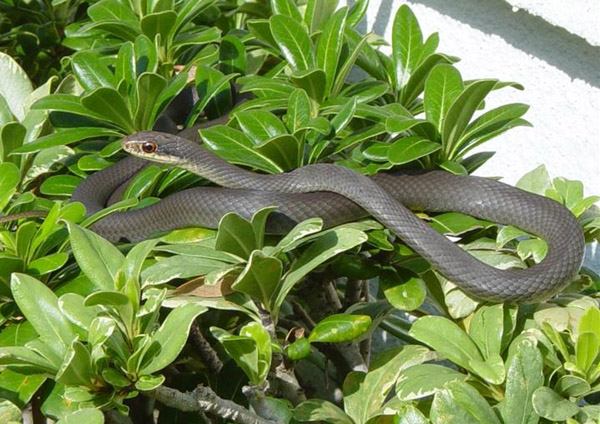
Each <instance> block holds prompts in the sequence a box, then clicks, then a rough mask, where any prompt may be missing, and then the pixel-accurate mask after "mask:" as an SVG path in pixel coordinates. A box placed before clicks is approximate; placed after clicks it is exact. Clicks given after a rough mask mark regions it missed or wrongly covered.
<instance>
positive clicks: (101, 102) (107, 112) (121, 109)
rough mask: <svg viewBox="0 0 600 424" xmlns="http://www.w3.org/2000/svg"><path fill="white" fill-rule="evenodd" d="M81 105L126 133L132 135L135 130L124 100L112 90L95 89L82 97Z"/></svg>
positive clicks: (105, 88)
mask: <svg viewBox="0 0 600 424" xmlns="http://www.w3.org/2000/svg"><path fill="white" fill-rule="evenodd" d="M81 104H82V105H83V106H84V107H86V108H88V109H89V110H91V111H93V112H95V113H97V114H99V115H102V116H103V117H104V119H105V120H107V121H108V122H110V123H112V124H114V125H117V126H118V127H120V128H122V129H124V130H125V131H126V132H128V133H134V132H135V130H136V128H135V126H134V125H133V119H132V117H131V112H130V110H129V107H128V106H127V103H126V102H125V99H124V98H123V97H122V96H121V94H119V92H118V91H117V90H115V89H113V88H108V87H100V88H97V89H95V90H94V91H92V92H91V93H90V94H87V95H86V96H83V97H82V98H81Z"/></svg>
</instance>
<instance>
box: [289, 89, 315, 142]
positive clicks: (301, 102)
mask: <svg viewBox="0 0 600 424" xmlns="http://www.w3.org/2000/svg"><path fill="white" fill-rule="evenodd" d="M311 118H312V111H311V105H310V99H309V98H308V94H306V91H304V90H301V89H299V88H297V89H295V90H294V91H293V92H292V93H291V94H290V100H289V105H288V109H287V115H286V123H287V126H288V128H289V130H290V132H292V133H295V132H296V131H297V130H298V129H299V128H301V127H303V126H304V125H306V124H308V123H309V122H310V120H311Z"/></svg>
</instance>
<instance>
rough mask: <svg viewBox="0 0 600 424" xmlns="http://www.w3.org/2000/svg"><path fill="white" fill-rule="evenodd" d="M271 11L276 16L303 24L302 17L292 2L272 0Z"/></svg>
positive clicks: (290, 0) (289, 0) (288, 0)
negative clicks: (285, 17) (283, 16)
mask: <svg viewBox="0 0 600 424" xmlns="http://www.w3.org/2000/svg"><path fill="white" fill-rule="evenodd" d="M271 9H273V13H274V14H281V15H285V16H289V17H290V18H293V19H294V20H295V21H297V22H302V15H300V11H299V10H298V8H297V7H296V5H295V4H294V3H293V2H292V0H271Z"/></svg>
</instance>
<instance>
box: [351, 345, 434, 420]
mask: <svg viewBox="0 0 600 424" xmlns="http://www.w3.org/2000/svg"><path fill="white" fill-rule="evenodd" d="M435 358H436V355H435V354H434V353H433V352H431V351H430V350H429V349H427V348H426V347H423V346H416V345H409V346H403V347H396V348H392V349H386V350H384V351H382V352H381V353H379V354H378V355H377V356H376V357H375V358H374V359H373V361H372V362H371V365H370V366H369V372H368V373H367V374H366V375H365V376H364V378H362V381H360V379H359V381H353V380H355V379H356V376H354V377H353V376H352V374H353V373H350V374H349V376H348V377H346V380H345V381H344V386H343V390H344V408H345V409H346V413H347V414H348V415H349V416H350V417H352V419H354V422H357V423H366V422H367V421H369V419H370V418H372V417H374V416H376V415H377V414H378V412H379V410H380V407H381V406H382V405H383V403H384V401H385V399H386V398H387V396H388V394H389V392H390V391H391V390H392V388H393V387H394V383H395V382H396V380H397V379H398V377H399V376H400V375H401V374H402V373H403V372H405V371H406V370H407V369H410V368H411V367H412V366H415V365H417V364H421V363H423V362H425V361H429V360H432V359H435ZM360 374H362V373H360ZM356 383H358V387H356V388H355V387H353V386H354V384H356Z"/></svg>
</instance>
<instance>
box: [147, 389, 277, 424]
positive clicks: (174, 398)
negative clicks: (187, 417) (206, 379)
mask: <svg viewBox="0 0 600 424" xmlns="http://www.w3.org/2000/svg"><path fill="white" fill-rule="evenodd" d="M145 394H146V395H147V396H150V397H152V398H154V399H156V400H158V401H159V402H161V403H163V404H164V405H166V406H170V407H171V408H176V409H179V410H180V411H185V412H206V413H209V414H213V415H216V416H218V417H221V418H223V419H224V420H226V421H227V420H228V421H231V422H234V423H238V424H277V422H276V421H270V420H266V419H264V418H262V417H260V416H258V415H256V414H255V413H254V412H252V411H250V410H248V409H246V408H244V407H243V406H241V405H238V404H237V403H235V402H232V401H230V400H225V399H222V398H220V397H219V396H217V394H216V393H215V392H213V391H212V389H211V388H210V387H205V386H198V387H196V389H194V391H192V392H187V393H183V392H180V391H179V390H175V389H172V388H170V387H165V386H160V387H159V388H157V389H154V390H151V391H148V392H145Z"/></svg>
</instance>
